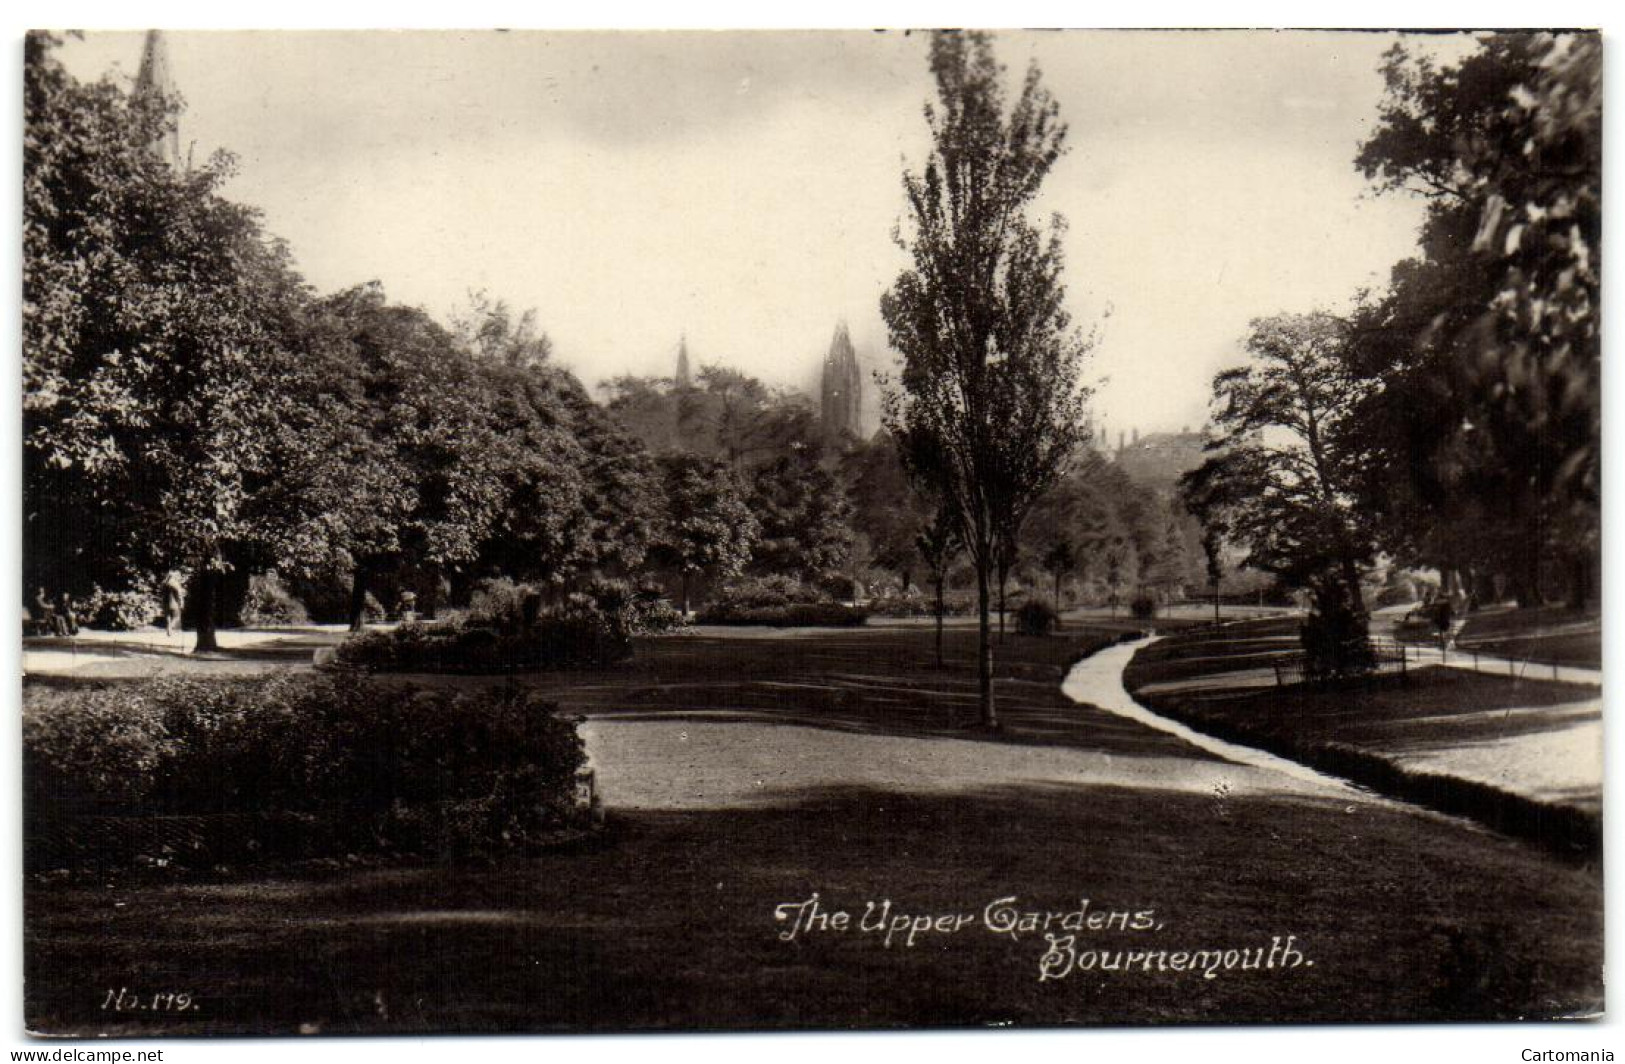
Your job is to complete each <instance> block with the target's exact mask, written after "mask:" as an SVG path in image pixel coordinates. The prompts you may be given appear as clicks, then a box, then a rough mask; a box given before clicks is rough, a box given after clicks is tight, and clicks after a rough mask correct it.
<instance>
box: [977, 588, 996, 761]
mask: <svg viewBox="0 0 1625 1064" xmlns="http://www.w3.org/2000/svg"><path fill="white" fill-rule="evenodd" d="M988 568H989V566H988V564H987V563H986V562H985V561H982V562H977V564H976V615H977V633H976V686H977V693H978V695H979V697H980V700H981V708H982V726H983V727H985V728H987V729H989V730H990V731H996V730H997V729H998V727H999V714H998V710H997V709H996V708H995V707H994V705H993V619H992V617H991V616H989V613H990V607H991V602H990V600H991V599H992V597H993V594H992V588H990V587H989V586H988V584H989V580H988V578H989V577H990V576H991V575H992V574H991V573H989V572H988Z"/></svg>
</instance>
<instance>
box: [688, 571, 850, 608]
mask: <svg viewBox="0 0 1625 1064" xmlns="http://www.w3.org/2000/svg"><path fill="white" fill-rule="evenodd" d="M829 601H830V597H829V596H828V595H826V594H824V592H822V591H820V590H819V589H818V588H816V587H811V586H809V585H807V584H804V583H802V582H801V581H800V580H797V579H796V578H795V577H791V576H757V577H750V578H748V579H745V580H737V581H734V582H733V583H731V584H727V585H725V586H724V587H723V588H722V589H721V590H720V591H718V592H717V593H716V594H715V595H713V596H712V597H711V601H710V602H709V603H708V604H707V609H720V610H723V611H733V610H753V609H765V608H773V607H779V606H791V605H817V604H822V603H827V602H829Z"/></svg>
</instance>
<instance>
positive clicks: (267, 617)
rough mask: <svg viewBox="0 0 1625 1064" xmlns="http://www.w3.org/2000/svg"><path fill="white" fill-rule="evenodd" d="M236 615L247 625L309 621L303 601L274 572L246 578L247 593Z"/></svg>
mask: <svg viewBox="0 0 1625 1064" xmlns="http://www.w3.org/2000/svg"><path fill="white" fill-rule="evenodd" d="M240 617H241V620H242V623H243V624H244V625H246V626H248V627H265V626H270V625H278V624H308V623H310V614H308V613H306V612H305V604H304V603H303V602H300V601H299V600H298V599H296V598H294V597H293V595H292V593H291V592H289V591H288V589H287V588H286V587H284V586H283V584H282V580H281V579H280V578H279V577H278V576H277V574H276V573H275V572H269V573H264V574H256V575H254V576H251V577H249V578H248V597H247V598H246V599H245V600H244V601H243V608H242V613H241V615H240Z"/></svg>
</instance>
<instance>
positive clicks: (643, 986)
mask: <svg viewBox="0 0 1625 1064" xmlns="http://www.w3.org/2000/svg"><path fill="white" fill-rule="evenodd" d="M814 892H817V893H818V894H819V897H820V899H821V902H822V904H824V905H825V906H826V907H828V908H830V909H832V910H834V909H838V910H845V911H848V912H850V913H851V914H852V916H851V918H852V919H853V920H857V919H858V917H859V916H860V915H861V914H862V913H863V912H864V910H865V906H866V904H867V903H868V902H871V901H873V902H874V903H875V904H876V905H877V906H879V905H881V904H882V903H884V902H887V901H889V902H890V903H891V908H890V909H889V910H888V917H890V916H896V915H900V914H904V913H906V914H910V915H919V914H928V915H943V914H965V915H967V916H969V917H971V919H970V921H969V922H968V923H967V924H966V925H965V927H964V929H963V930H961V931H959V932H957V933H952V934H938V933H931V934H928V935H925V936H922V937H921V938H920V939H919V940H917V941H916V942H915V944H914V945H913V946H912V947H910V946H908V945H906V944H904V943H903V942H901V941H897V940H894V941H893V942H892V943H891V945H890V946H887V945H885V944H884V942H883V936H881V935H879V934H872V933H863V932H858V931H850V932H848V933H836V932H833V931H831V932H820V933H813V934H810V935H808V934H803V935H800V936H798V937H797V938H795V939H794V940H791V941H784V940H783V939H781V938H780V935H781V933H782V932H783V931H784V930H785V926H786V925H785V924H784V923H783V922H782V921H777V920H775V918H774V912H775V908H776V907H777V906H779V905H781V904H784V903H798V902H802V901H804V900H806V899H807V898H810V897H811V895H812V894H813V893H814ZM1012 896H1013V897H1015V898H1016V899H1018V900H1017V901H1016V902H1015V903H1014V904H1016V905H1018V906H1019V907H1021V908H1028V907H1030V908H1033V909H1037V910H1053V911H1058V912H1060V911H1067V910H1074V909H1076V908H1077V907H1078V906H1079V903H1080V900H1081V899H1084V898H1087V899H1089V901H1090V905H1091V906H1092V907H1094V908H1095V909H1100V910H1107V911H1142V910H1151V911H1153V912H1154V914H1155V918H1156V920H1157V921H1158V922H1159V924H1160V925H1161V929H1160V930H1157V931H1154V932H1140V933H1135V932H1127V931H1120V930H1102V931H1097V932H1085V933H1083V934H1081V935H1080V936H1079V939H1080V941H1079V942H1078V943H1077V948H1078V949H1080V950H1082V949H1093V950H1106V951H1113V950H1119V949H1135V950H1149V949H1159V950H1167V951H1179V950H1199V949H1247V948H1256V947H1260V946H1268V945H1270V943H1271V940H1272V937H1276V936H1279V937H1280V938H1281V939H1282V940H1283V941H1284V939H1285V936H1287V935H1292V936H1295V942H1296V945H1297V947H1298V948H1299V949H1301V951H1302V952H1303V954H1304V955H1305V956H1306V957H1307V958H1308V959H1310V960H1313V961H1314V964H1313V966H1302V967H1299V968H1294V969H1277V970H1273V971H1246V972H1242V971H1225V972H1220V973H1218V975H1217V976H1216V977H1215V978H1213V979H1206V978H1204V977H1203V975H1202V974H1201V973H1193V972H1175V971H1171V970H1166V971H1156V970H1154V969H1153V970H1146V971H1142V970H1139V969H1135V970H1132V971H1122V972H1094V973H1082V972H1079V973H1074V974H1072V975H1070V976H1068V977H1067V978H1065V979H1061V980H1053V981H1047V982H1040V981H1039V980H1038V978H1037V976H1038V962H1039V958H1040V956H1041V955H1042V954H1043V952H1044V950H1045V942H1044V939H1043V937H1042V935H1041V934H1037V933H1028V934H1023V935H1019V936H1018V937H1017V938H1015V939H1012V938H1011V937H1010V936H1008V935H998V934H994V933H991V932H989V931H987V930H986V929H985V928H983V926H982V925H981V919H982V913H983V911H984V909H985V907H986V906H987V905H988V904H989V903H990V902H993V901H995V900H996V899H1001V898H1009V897H1012ZM25 903H26V904H25V912H26V920H27V958H26V974H27V984H26V987H27V1006H26V1014H27V1016H28V1023H29V1026H30V1028H31V1029H34V1030H40V1031H49V1032H52V1033H90V1032H95V1031H101V1032H110V1033H123V1034H139V1033H158V1032H164V1033H172V1034H202V1033H256V1034H273V1033H288V1034H291V1033H294V1032H295V1031H298V1030H300V1029H301V1028H303V1029H305V1030H310V1031H320V1032H322V1033H326V1034H340V1033H389V1032H395V1033H404V1032H416V1031H442V1032H455V1031H520V1030H525V1031H540V1030H554V1029H567V1030H583V1031H586V1030H595V1031H609V1030H650V1029H674V1028H679V1029H693V1028H715V1029H741V1028H749V1029H770V1028H796V1027H801V1028H805V1027H813V1028H843V1027H880V1028H884V1027H896V1026H926V1027H935V1026H957V1025H982V1024H991V1023H1003V1022H1014V1023H1018V1024H1078V1023H1084V1024H1147V1023H1216V1022H1219V1023H1230V1022H1238V1023H1259V1022H1272V1021H1273V1022H1309V1021H1361V1020H1371V1021H1392V1020H1444V1019H1507V1018H1513V1017H1520V1016H1523V1017H1528V1016H1536V1017H1538V1016H1556V1015H1565V1014H1573V1013H1580V1012H1586V1011H1589V1010H1592V1009H1595V1008H1596V1007H1597V1006H1598V1004H1599V1002H1600V1000H1601V982H1600V966H1601V890H1600V883H1599V881H1598V878H1597V877H1596V875H1595V874H1593V873H1591V872H1587V871H1583V870H1579V869H1574V868H1567V867H1563V866H1560V865H1556V864H1554V863H1552V862H1550V861H1548V860H1545V859H1542V858H1541V857H1540V856H1539V855H1537V854H1534V853H1532V852H1530V851H1529V850H1527V849H1526V848H1523V847H1519V846H1517V845H1515V844H1513V843H1511V842H1509V841H1508V840H1505V839H1502V838H1499V837H1497V836H1494V835H1490V834H1487V833H1484V832H1481V831H1478V830H1475V829H1471V828H1468V827H1465V826H1463V825H1460V824H1457V823H1452V822H1448V821H1443V820H1438V819H1434V818H1429V817H1421V816H1416V815H1413V814H1410V813H1407V812H1405V811H1401V810H1395V809H1392V808H1387V807H1380V806H1374V805H1364V804H1362V805H1360V806H1344V805H1342V804H1339V803H1337V802H1333V801H1326V800H1311V799H1304V798H1292V797H1283V796H1256V797H1246V798H1233V797H1226V796H1220V795H1215V796H1212V797H1204V796H1200V795H1187V794H1177V793H1169V792H1166V791H1146V790H1138V789H1132V788H1124V787H1115V786H1112V787H1105V786H1063V785H1044V786H1000V787H987V788H984V789H980V790H977V791H974V792H969V793H960V794H952V795H930V796H921V795H909V794H904V793H898V792H894V791H890V790H874V789H862V788H837V789H828V790H818V791H808V792H805V793H803V794H802V795H801V796H800V799H799V800H798V801H797V802H796V803H795V804H794V805H791V806H788V807H774V808H763V809H751V810H748V811H746V810H727V811H720V812H663V813H638V814H635V815H631V814H625V815H620V816H617V817H616V818H615V820H614V824H613V828H612V836H611V838H610V840H609V842H608V843H607V844H605V845H602V846H599V847H596V848H592V849H589V850H585V851H578V852H573V853H554V854H548V855H546V856H543V857H539V858H535V859H529V860H516V861H513V862H508V863H499V864H494V865H485V866H468V865H459V866H444V867H416V868H413V867H372V868H360V869H358V868H354V867H337V866H335V867H328V868H311V867H303V868H288V869H284V870H283V872H282V873H280V874H277V875H264V874H261V875H257V876H254V877H238V876H230V875H222V876H218V877H214V878H211V879H194V880H192V881H187V882H167V883H165V882H156V881H149V882H141V881H139V880H136V879H126V880H121V881H117V882H114V883H111V884H109V883H103V882H95V883H87V884H77V883H72V882H56V881H34V882H31V883H30V884H29V887H28V890H27V895H26V899H25ZM125 987H127V988H130V989H131V990H133V991H136V992H137V993H150V992H155V991H164V990H185V991H189V992H190V993H192V994H193V995H194V998H195V1000H196V1003H197V1007H196V1009H195V1010H194V1011H191V1012H188V1013H185V1014H179V1015H177V1014H171V1013H154V1012H150V1011H148V1012H142V1013H139V1014H137V1013H133V1012H122V1013H121V1012H118V1011H117V1010H114V1011H109V1010H106V1009H103V1008H102V1005H103V1004H104V1002H105V1001H106V999H107V994H108V991H109V990H116V989H118V988H125Z"/></svg>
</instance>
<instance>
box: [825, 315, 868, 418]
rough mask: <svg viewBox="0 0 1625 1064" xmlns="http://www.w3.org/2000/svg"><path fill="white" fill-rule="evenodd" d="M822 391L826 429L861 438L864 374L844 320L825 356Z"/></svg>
mask: <svg viewBox="0 0 1625 1064" xmlns="http://www.w3.org/2000/svg"><path fill="white" fill-rule="evenodd" d="M821 391H822V394H821V395H820V399H821V400H822V404H821V405H822V413H823V421H824V428H825V429H827V430H828V431H829V432H830V433H831V434H832V435H835V436H846V435H850V436H857V437H860V438H861V437H862V435H863V426H862V424H861V422H860V417H861V409H862V403H863V373H862V371H861V370H859V369H858V355H857V352H856V351H854V350H853V349H852V334H851V332H850V331H849V330H848V329H847V327H846V322H844V321H843V322H841V323H839V324H838V325H836V326H835V338H834V339H833V340H831V341H830V345H829V354H827V355H825V356H824V380H823V387H822V390H821Z"/></svg>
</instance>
